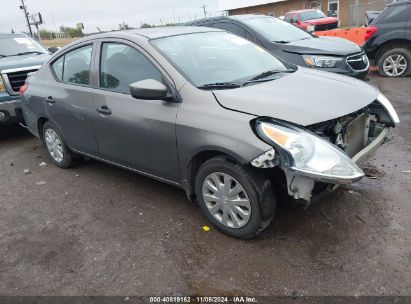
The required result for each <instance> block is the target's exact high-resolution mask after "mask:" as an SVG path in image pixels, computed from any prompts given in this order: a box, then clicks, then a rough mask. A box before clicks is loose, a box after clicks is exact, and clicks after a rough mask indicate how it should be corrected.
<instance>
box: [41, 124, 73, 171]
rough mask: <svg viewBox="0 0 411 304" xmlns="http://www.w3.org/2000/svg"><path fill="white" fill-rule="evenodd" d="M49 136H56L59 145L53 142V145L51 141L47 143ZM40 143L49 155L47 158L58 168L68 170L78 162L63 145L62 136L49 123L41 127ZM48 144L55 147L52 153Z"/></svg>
mask: <svg viewBox="0 0 411 304" xmlns="http://www.w3.org/2000/svg"><path fill="white" fill-rule="evenodd" d="M50 136H56V138H57V140H58V142H59V144H58V142H57V141H55V142H54V143H55V144H54V145H53V141H51V142H50V141H49V138H50ZM42 141H43V145H44V147H45V149H46V151H47V152H48V154H49V157H50V158H51V160H52V161H53V163H55V164H56V165H57V166H58V167H60V168H63V169H67V168H70V167H72V166H73V165H74V164H75V163H76V161H77V160H78V156H77V155H76V154H74V153H73V152H71V151H70V149H69V148H68V147H67V145H66V144H65V143H64V140H63V136H62V135H61V133H60V131H59V129H58V128H57V127H56V126H55V125H54V124H52V123H51V122H46V123H45V124H44V126H43V131H42ZM50 143H51V146H54V147H55V149H54V151H53V149H52V148H49V145H50ZM56 150H57V154H56ZM60 154H61V155H60ZM60 156H61V157H60Z"/></svg>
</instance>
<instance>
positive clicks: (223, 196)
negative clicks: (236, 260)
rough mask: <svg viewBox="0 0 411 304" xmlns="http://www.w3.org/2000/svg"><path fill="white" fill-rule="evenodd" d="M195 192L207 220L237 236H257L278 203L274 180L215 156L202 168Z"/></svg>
mask: <svg viewBox="0 0 411 304" xmlns="http://www.w3.org/2000/svg"><path fill="white" fill-rule="evenodd" d="M195 191H196V196H197V200H198V203H199V206H200V209H201V210H202V212H203V214H204V215H205V216H206V217H207V219H208V220H209V221H210V222H212V223H213V224H214V225H215V226H216V227H217V228H218V229H220V230H221V231H222V232H224V233H226V234H228V235H231V236H234V237H237V238H241V239H248V238H252V237H254V236H256V235H257V234H259V233H260V232H261V231H263V230H264V228H266V227H267V226H268V224H269V223H270V222H271V220H272V218H273V216H274V210H275V205H276V203H275V196H274V191H273V189H272V185H271V182H270V180H269V179H268V178H266V177H265V176H263V175H262V174H258V173H257V172H255V171H254V170H252V169H251V168H247V167H244V166H241V165H239V164H236V163H233V162H232V161H231V160H230V159H228V158H226V157H215V158H212V159H210V160H208V161H206V162H205V163H204V164H203V165H202V166H201V167H200V169H199V171H198V173H197V176H196V180H195Z"/></svg>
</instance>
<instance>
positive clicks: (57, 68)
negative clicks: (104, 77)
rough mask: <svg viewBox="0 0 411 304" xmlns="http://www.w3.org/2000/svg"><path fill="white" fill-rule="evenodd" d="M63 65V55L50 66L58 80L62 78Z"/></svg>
mask: <svg viewBox="0 0 411 304" xmlns="http://www.w3.org/2000/svg"><path fill="white" fill-rule="evenodd" d="M63 65H64V56H61V57H60V58H59V59H57V60H56V61H55V62H54V63H53V64H52V65H51V68H52V70H53V72H54V74H55V75H56V77H57V79H58V80H60V81H62V80H63Z"/></svg>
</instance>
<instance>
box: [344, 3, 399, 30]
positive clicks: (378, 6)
mask: <svg viewBox="0 0 411 304" xmlns="http://www.w3.org/2000/svg"><path fill="white" fill-rule="evenodd" d="M344 1H347V0H344ZM349 1H350V8H349V10H350V13H349V26H363V25H365V12H366V11H381V10H383V9H384V7H385V6H386V5H387V4H389V3H392V2H393V0H368V1H364V0H349Z"/></svg>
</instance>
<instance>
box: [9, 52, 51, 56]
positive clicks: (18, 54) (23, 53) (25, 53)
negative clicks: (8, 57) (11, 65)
mask: <svg viewBox="0 0 411 304" xmlns="http://www.w3.org/2000/svg"><path fill="white" fill-rule="evenodd" d="M28 54H38V55H41V54H44V53H42V52H39V51H27V52H21V53H17V54H15V55H13V56H21V55H28Z"/></svg>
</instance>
